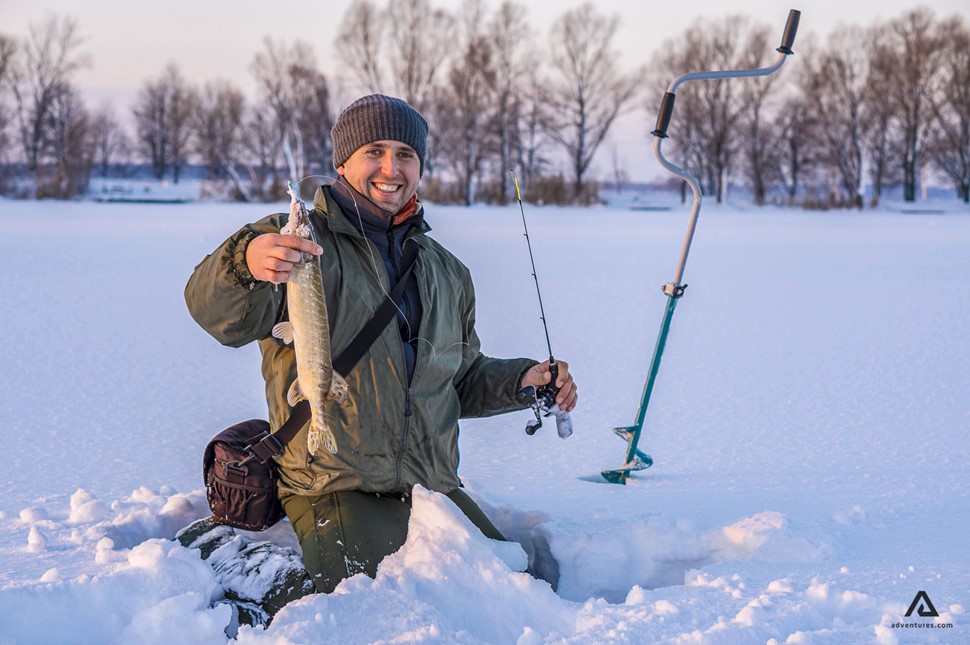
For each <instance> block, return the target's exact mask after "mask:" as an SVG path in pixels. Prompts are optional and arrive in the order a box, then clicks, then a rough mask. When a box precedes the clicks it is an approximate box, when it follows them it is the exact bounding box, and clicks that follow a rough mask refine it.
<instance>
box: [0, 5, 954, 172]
mask: <svg viewBox="0 0 970 645" xmlns="http://www.w3.org/2000/svg"><path fill="white" fill-rule="evenodd" d="M352 1H353V0H328V2H326V3H322V2H309V1H306V0H300V1H291V2H282V3H271V2H266V1H265V0H260V1H259V2H254V1H253V0H233V1H231V2H230V1H229V0H203V1H202V2H198V1H196V2H187V1H185V0H169V1H168V2H164V3H157V2H151V3H134V2H130V0H85V2H84V3H78V2H77V1H76V0H0V33H4V34H7V35H13V36H18V37H22V36H25V35H26V34H27V29H28V25H30V24H32V23H37V22H39V21H40V20H42V19H43V18H44V17H45V16H46V15H48V14H55V15H61V16H63V15H69V16H72V17H74V18H75V19H77V21H78V22H79V25H80V30H81V32H82V34H83V36H84V37H85V38H86V39H87V40H86V47H85V51H86V52H87V53H88V55H89V57H90V60H91V66H90V67H89V68H88V69H86V70H85V71H83V72H82V73H80V74H79V75H78V82H79V84H80V86H81V87H82V89H83V91H84V92H85V96H86V98H87V100H88V102H89V103H90V104H91V105H92V107H98V106H100V105H102V104H104V103H105V102H110V103H112V104H113V105H114V106H115V107H116V110H117V111H119V112H122V111H127V109H128V106H129V105H130V103H131V102H132V100H133V98H134V96H135V95H136V93H137V91H138V89H139V88H140V86H141V85H142V84H143V83H144V82H145V81H146V80H148V79H151V78H155V77H157V76H158V75H160V74H161V72H162V70H163V69H164V68H165V66H166V65H167V64H168V63H169V62H175V63H176V64H178V66H179V68H180V69H181V71H182V73H183V74H184V76H185V77H186V78H187V79H188V80H189V81H190V82H193V83H199V84H201V83H204V82H206V81H211V80H216V79H219V78H225V79H229V80H232V81H234V82H235V83H237V84H238V85H239V86H240V87H242V88H243V89H244V90H246V91H247V92H251V91H252V90H253V81H252V78H251V75H250V73H249V69H248V68H249V64H250V62H251V60H252V58H253V56H254V54H255V53H256V52H257V51H259V50H261V48H262V42H263V39H264V37H266V36H271V37H272V38H274V39H277V40H281V39H282V40H284V41H288V42H291V41H293V40H296V39H301V40H305V41H308V42H310V43H312V44H313V46H314V50H315V53H316V55H317V59H318V61H317V62H318V63H319V64H320V65H321V67H322V68H323V69H324V70H327V69H333V68H334V67H336V65H335V64H333V63H331V62H330V61H333V60H334V54H333V49H332V46H333V45H334V44H335V43H334V36H333V35H334V34H335V33H336V30H337V28H338V26H339V24H340V21H341V19H342V17H343V15H344V13H345V11H346V9H347V8H348V7H349V6H350V5H351V4H352ZM432 3H433V4H434V5H435V6H440V7H452V6H454V7H457V6H458V4H459V3H458V2H457V0H455V1H452V2H447V1H443V0H437V1H435V0H432ZM379 4H382V3H379ZM498 4H499V2H498V0H487V1H486V6H487V7H488V8H490V9H494V8H495V7H497V6H498ZM522 4H523V5H525V6H527V8H528V9H527V12H526V14H525V15H524V16H523V20H524V21H525V22H526V24H528V25H530V26H531V27H532V28H533V29H535V30H537V31H540V32H545V31H546V29H547V28H548V25H550V24H551V23H552V22H553V21H554V20H555V19H556V18H557V17H558V16H559V15H561V14H562V13H564V12H565V11H567V10H569V9H572V8H575V7H578V6H579V5H580V4H581V2H580V0H567V1H565V2H564V1H562V0H555V1H552V0H533V1H532V2H523V3H522ZM918 4H920V3H919V2H918V1H917V0H883V1H881V2H879V3H878V5H874V3H871V2H859V3H849V2H844V1H841V0H802V1H801V2H796V0H785V1H782V0H746V1H745V2H743V3H737V4H735V5H733V6H732V5H730V4H725V3H724V2H720V1H718V0H694V1H688V2H667V3H661V2H656V3H640V2H631V1H630V0H597V2H596V3H595V5H596V7H597V9H599V11H601V12H603V13H608V14H618V15H620V17H621V22H620V29H619V32H618V33H617V37H616V43H615V44H616V46H617V48H618V49H619V50H620V51H621V52H622V54H623V59H624V61H626V62H627V63H629V64H630V65H629V68H631V69H632V68H633V67H635V66H638V65H641V64H645V63H647V62H648V61H649V60H650V57H651V56H652V54H653V53H654V52H655V51H656V50H657V49H658V48H659V47H660V46H661V45H662V43H663V42H664V41H665V40H667V39H670V38H673V37H676V36H677V35H678V34H681V33H682V32H683V31H684V30H685V29H687V28H688V27H689V26H690V25H691V23H692V22H693V21H694V20H696V19H697V17H698V16H707V17H715V18H716V17H717V16H726V15H730V14H735V13H746V14H748V15H750V16H752V17H754V18H756V19H757V20H759V21H761V22H764V23H767V24H771V25H777V26H778V27H777V31H778V36H777V42H776V40H775V39H773V40H772V42H771V43H769V46H770V49H771V50H773V49H774V48H775V47H776V46H777V45H778V44H779V43H780V41H781V33H782V30H783V28H784V24H785V20H786V19H787V17H788V11H789V9H792V8H795V9H799V10H800V11H801V12H802V18H801V26H800V28H799V38H798V39H796V43H795V47H794V50H795V53H796V56H797V54H798V51H799V49H798V45H799V40H800V39H802V38H803V36H805V35H806V34H808V33H810V32H812V33H816V34H819V35H824V34H826V33H828V32H829V31H830V30H831V29H832V28H833V27H834V26H835V25H837V24H839V23H847V24H856V25H860V26H868V25H870V24H872V23H873V22H874V21H876V20H878V19H889V18H894V17H896V16H898V15H900V14H902V13H903V12H904V11H906V10H908V9H911V8H913V7H915V6H917V5H918ZM922 4H924V5H925V6H928V7H930V8H931V9H933V10H934V11H935V12H936V14H937V16H940V17H942V16H949V15H951V14H955V13H958V14H961V15H963V16H964V17H965V18H967V19H970V8H968V7H967V4H966V2H965V0H931V1H929V2H924V3H922ZM874 6H878V11H877V10H876V9H874V8H873V7H874ZM544 38H545V35H544V33H543V34H542V35H540V36H538V37H537V42H539V43H541V42H542V41H543V40H544ZM796 60H797V58H796ZM685 71H690V70H685ZM645 82H646V81H645ZM344 93H345V94H347V96H346V97H345V98H344V100H345V101H346V102H349V101H351V100H353V99H354V98H356V94H357V92H356V91H355V90H354V89H353V88H347V89H345V90H344ZM659 98H660V97H659V96H658V97H657V103H658V105H659ZM648 103H649V102H648ZM648 109H649V110H650V111H651V114H650V115H649V116H648V114H647V110H648ZM653 114H655V113H654V112H652V108H648V107H643V106H638V107H637V108H636V110H635V113H634V114H631V115H629V116H627V117H626V118H625V119H624V120H623V121H622V122H619V123H618V127H617V128H616V133H615V136H614V137H613V138H614V139H616V140H618V141H620V142H621V143H620V147H621V150H620V153H619V157H620V158H621V161H623V160H625V161H626V162H627V163H634V161H633V159H637V158H639V157H645V156H647V155H649V156H651V157H652V152H651V151H650V150H649V141H648V136H647V132H649V130H651V129H652V128H653V125H652V121H653V120H654V116H653ZM608 156H609V155H608V154H604V155H602V157H603V160H601V163H605V159H606V157H608ZM638 172H639V170H638ZM631 174H633V173H631Z"/></svg>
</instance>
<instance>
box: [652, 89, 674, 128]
mask: <svg viewBox="0 0 970 645" xmlns="http://www.w3.org/2000/svg"><path fill="white" fill-rule="evenodd" d="M676 98H677V95H676V94H674V93H673V92H666V93H664V97H663V100H662V101H661V102H660V113H659V114H657V128H656V129H655V130H654V131H653V132H651V133H650V134H652V135H653V136H655V137H660V138H661V139H666V138H667V126H669V125H670V117H672V116H673V115H674V100H675V99H676Z"/></svg>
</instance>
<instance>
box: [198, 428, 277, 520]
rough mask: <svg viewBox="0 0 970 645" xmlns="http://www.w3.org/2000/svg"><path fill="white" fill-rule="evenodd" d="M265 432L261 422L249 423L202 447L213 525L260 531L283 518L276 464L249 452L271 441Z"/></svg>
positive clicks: (203, 472) (267, 430) (204, 474)
mask: <svg viewBox="0 0 970 645" xmlns="http://www.w3.org/2000/svg"><path fill="white" fill-rule="evenodd" d="M269 430H270V428H269V423H267V422H266V421H264V420H263V419H250V420H249V421H243V422H242V423H237V424H236V425H234V426H232V427H230V428H226V429H225V430H223V431H222V432H220V433H219V434H217V435H216V436H215V437H213V438H212V440H211V441H210V442H209V444H208V445H207V446H206V447H205V453H204V454H203V457H202V476H203V477H204V479H205V496H206V499H208V501H209V508H210V509H211V510H212V517H213V519H214V520H215V521H216V522H218V523H220V524H228V525H230V526H234V527H236V528H239V529H246V530H248V531H263V530H265V529H268V528H269V527H271V526H273V525H274V524H276V523H277V522H279V521H280V520H281V519H282V518H283V507H282V506H281V505H280V500H279V496H278V495H277V493H276V482H277V480H278V479H279V473H278V472H277V470H276V462H274V461H273V459H272V457H270V458H269V459H267V460H266V461H263V460H262V459H260V458H259V457H257V456H256V454H255V453H254V452H253V447H254V445H256V444H258V443H259V442H260V441H261V440H263V439H265V438H266V437H272V435H271V434H270V431H269Z"/></svg>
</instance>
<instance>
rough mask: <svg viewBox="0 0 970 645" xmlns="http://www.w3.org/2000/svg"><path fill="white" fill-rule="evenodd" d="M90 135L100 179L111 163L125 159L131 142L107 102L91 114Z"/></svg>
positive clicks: (129, 150)
mask: <svg viewBox="0 0 970 645" xmlns="http://www.w3.org/2000/svg"><path fill="white" fill-rule="evenodd" d="M90 136H91V145H92V153H93V159H92V161H93V164H94V167H95V169H96V170H97V172H98V174H99V175H100V176H101V178H102V179H104V178H107V176H108V173H109V171H110V169H111V165H112V164H118V163H119V162H122V161H127V158H128V156H129V154H130V152H131V142H130V141H129V139H128V136H127V135H126V134H125V132H124V130H123V129H122V127H121V124H120V123H118V119H117V117H116V116H115V114H114V111H113V110H112V109H111V106H110V105H109V104H105V105H103V106H102V107H101V109H100V110H98V111H97V112H95V113H94V114H93V115H92V116H91V119H90Z"/></svg>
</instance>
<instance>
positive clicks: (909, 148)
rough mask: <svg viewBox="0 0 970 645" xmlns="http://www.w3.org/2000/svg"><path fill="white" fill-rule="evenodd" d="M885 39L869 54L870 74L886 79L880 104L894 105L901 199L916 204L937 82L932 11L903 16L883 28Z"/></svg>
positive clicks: (939, 48) (938, 50)
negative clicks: (899, 163)
mask: <svg viewBox="0 0 970 645" xmlns="http://www.w3.org/2000/svg"><path fill="white" fill-rule="evenodd" d="M884 32H885V34H886V39H885V40H884V41H882V43H881V46H880V47H879V48H878V49H877V50H876V51H875V52H874V53H873V64H874V65H875V66H876V71H877V72H878V73H879V74H880V75H881V76H882V77H883V78H885V79H886V82H885V87H886V88H887V89H888V90H889V94H888V96H886V97H885V98H884V100H887V101H890V102H892V103H893V104H894V105H895V106H896V110H895V118H896V121H897V124H898V127H899V137H900V141H899V157H900V160H901V161H902V171H903V198H904V199H905V200H906V201H915V200H916V190H917V186H918V184H919V181H920V175H921V173H922V170H923V164H924V161H925V160H924V157H925V153H926V150H925V148H926V140H927V131H928V129H929V128H930V126H931V124H932V122H933V113H932V99H933V96H934V94H935V93H936V92H937V88H938V85H939V81H940V73H939V70H940V67H941V66H940V61H941V56H942V55H943V40H942V38H941V36H940V30H939V29H938V26H937V23H936V20H935V19H934V17H933V13H932V12H931V11H930V10H929V9H926V8H920V9H915V10H913V11H909V12H907V13H906V14H905V15H903V16H902V17H900V18H897V19H896V20H893V21H891V22H890V23H889V24H888V25H886V26H885V28H884Z"/></svg>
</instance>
